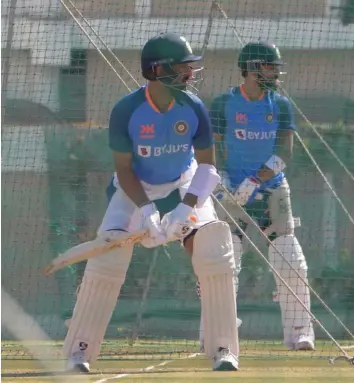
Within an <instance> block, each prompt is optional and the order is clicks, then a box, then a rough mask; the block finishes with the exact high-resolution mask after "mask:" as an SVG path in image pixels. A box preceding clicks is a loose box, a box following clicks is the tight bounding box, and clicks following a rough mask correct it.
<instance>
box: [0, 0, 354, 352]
mask: <svg viewBox="0 0 354 383" xmlns="http://www.w3.org/2000/svg"><path fill="white" fill-rule="evenodd" d="M3 3H4V4H3V15H2V16H3V17H4V20H6V22H4V23H2V41H3V44H2V102H3V124H2V160H3V163H2V196H3V198H2V217H3V225H2V269H3V275H2V281H3V285H4V286H5V288H6V289H7V291H9V292H10V293H11V294H12V295H13V296H14V297H15V298H16V299H17V300H18V301H19V302H20V303H21V305H22V306H23V307H24V309H25V310H26V311H27V312H29V313H30V314H31V315H33V316H34V317H35V319H36V320H37V321H38V322H39V323H40V325H41V326H42V327H43V328H44V329H45V331H46V332H47V333H48V334H49V335H50V336H51V338H53V339H55V340H56V341H57V342H58V345H60V344H61V341H62V340H63V338H64V336H65V333H66V326H65V320H66V319H69V318H70V317H71V315H72V310H73V307H74V303H75V291H76V288H77V286H78V285H79V283H80V280H81V278H82V274H83V269H84V264H79V265H76V266H73V267H68V268H66V269H64V270H62V271H59V272H58V273H56V274H55V275H54V276H51V277H44V276H43V275H42V269H43V267H44V266H45V265H46V264H47V263H48V262H49V261H50V260H51V259H53V258H54V257H55V256H56V255H57V254H58V253H60V252H63V251H64V250H66V249H68V248H70V247H72V246H74V245H76V244H78V243H81V242H84V241H86V240H89V239H93V238H94V237H95V231H96V228H97V226H98V225H99V223H100V220H101V218H102V215H103V213H104V211H105V208H106V205H107V199H106V195H105V192H104V190H105V187H106V186H107V185H108V183H109V181H110V177H111V175H112V171H113V165H112V161H111V153H110V151H109V150H108V143H107V131H106V128H107V122H108V117H109V113H110V111H111V108H112V106H113V105H114V103H115V102H116V100H117V99H119V98H120V97H122V96H124V95H125V94H126V93H127V92H128V90H129V89H134V88H136V86H137V85H136V83H135V81H134V80H133V79H132V78H131V77H130V76H129V75H128V74H127V73H126V71H125V70H124V69H123V68H122V66H121V65H120V64H119V63H118V62H117V60H115V59H114V57H113V56H112V54H111V53H110V52H109V49H111V50H112V52H113V53H114V54H115V55H116V57H117V58H118V59H119V60H120V61H121V62H122V63H123V64H124V65H125V67H126V68H127V69H128V70H129V72H130V73H131V75H132V76H133V77H134V78H135V79H136V81H137V82H138V83H140V84H143V79H142V77H141V73H140V58H139V55H140V49H141V47H142V45H143V44H144V43H145V42H146V40H147V39H148V38H150V37H152V36H154V35H156V34H157V33H159V32H164V31H173V32H179V33H183V34H184V35H185V37H186V38H187V39H189V40H190V42H191V45H192V46H193V47H194V49H195V50H197V51H201V52H203V53H204V56H205V70H204V73H203V77H204V79H203V82H202V83H201V84H200V86H199V89H198V93H199V96H200V97H201V98H202V99H203V101H205V103H206V104H207V105H209V104H210V101H211V99H212V98H213V97H215V96H216V95H217V94H219V93H221V92H224V91H225V90H226V89H228V88H229V87H230V86H235V85H237V84H239V83H240V82H241V77H240V74H239V71H238V69H237V67H236V58H237V55H238V52H239V50H240V48H241V47H242V44H244V43H245V42H248V41H250V40H258V39H259V38H261V39H263V40H269V41H274V42H276V43H277V45H278V46H279V47H280V49H281V50H282V53H283V56H284V60H285V61H286V62H287V63H288V65H287V68H286V69H287V72H288V74H287V76H286V77H285V79H284V80H285V83H284V86H285V88H286V89H287V91H288V92H289V93H290V94H291V96H292V98H293V99H294V101H295V102H296V104H297V105H298V106H299V108H300V109H301V111H302V112H303V113H304V114H305V115H306V117H307V118H308V119H309V120H310V121H311V122H312V123H313V124H314V125H315V126H316V127H317V128H318V129H319V131H320V132H321V135H323V137H324V138H325V140H326V142H327V143H328V144H329V145H330V147H331V148H332V149H333V150H334V151H335V152H336V153H337V155H338V156H339V157H340V159H341V160H342V161H343V163H345V165H346V166H347V167H348V168H349V169H350V171H351V172H353V171H354V155H353V152H352V143H353V140H354V134H353V127H354V101H353V100H354V86H353V74H354V53H353V41H354V28H353V24H352V22H353V9H354V8H353V4H352V2H351V1H344V2H337V1H325V0H313V1H311V2H309V1H307V0H296V1H293V0H291V1H290V0H287V1H285V0H268V1H261V0H238V1H234V0H223V1H219V2H215V1H214V2H213V1H207V0H203V1H201V0H188V1H187V0H179V1H173V0H140V1H139V0H135V1H132V0H122V1H113V0H81V1H78V0H72V1H69V0H66V1H64V0H63V1H59V0H47V1H43V0H42V1H39V0H36V1H34V0H32V1H20V0H18V1H16V0H15V1H14V0H7V1H5V2H3ZM332 6H333V7H332ZM78 11H79V12H78ZM70 12H71V13H72V14H70ZM80 13H82V15H83V16H84V18H85V19H83V18H82V17H80ZM73 16H75V17H76V18H77V20H78V22H75V20H74V18H73ZM85 20H86V21H85ZM78 23H79V24H80V25H81V26H82V27H81V28H80V27H79V26H78ZM88 25H90V26H91V28H89V27H88ZM97 35H98V36H99V37H100V38H98V37H97ZM108 48H109V49H108ZM102 56H105V57H106V56H107V57H109V60H110V62H111V67H110V66H109V65H108V63H107V58H105V57H102ZM119 77H120V78H119ZM296 118H297V125H298V132H299V133H300V136H301V137H302V139H303V140H304V142H305V144H306V147H307V148H309V149H310V150H311V153H312V154H313V155H314V156H315V157H316V161H317V163H318V165H319V166H320V167H321V169H322V171H323V172H324V173H325V175H326V177H327V179H328V180H329V181H330V183H331V185H333V187H334V189H335V190H336V191H337V193H338V195H339V196H340V198H341V200H342V201H343V203H344V204H345V206H346V207H347V208H348V210H349V211H350V213H351V215H352V216H353V215H354V210H353V203H352V190H353V183H352V180H351V179H350V178H348V176H347V175H346V174H345V173H344V171H343V169H342V168H341V167H340V166H339V165H338V163H337V162H336V161H335V160H334V159H333V157H332V156H331V155H329V153H328V151H327V150H326V148H325V147H324V146H323V145H322V143H321V142H319V140H318V139H317V138H316V136H315V135H314V134H313V132H312V131H311V129H309V126H308V124H306V123H304V119H303V118H302V117H301V115H300V114H299V113H296ZM295 145H296V146H295V150H294V151H295V155H294V160H293V165H292V166H291V168H290V169H289V170H288V173H287V177H288V179H289V182H290V184H291V186H292V200H293V209H294V212H295V215H296V216H300V217H301V220H302V227H301V228H300V229H298V232H297V235H298V238H299V240H300V242H301V244H302V246H303V249H304V253H305V255H306V257H307V261H308V265H309V279H310V284H311V285H312V286H313V287H315V289H316V291H317V292H318V293H319V294H320V296H322V297H323V298H324V300H325V301H326V302H327V303H328V304H329V305H330V307H331V308H332V309H333V310H334V311H335V313H336V314H337V315H338V316H339V317H340V318H341V319H342V320H343V321H344V323H346V324H347V325H348V326H349V327H350V326H351V331H354V328H353V323H354V307H353V301H354V274H353V270H354V263H353V259H354V231H353V226H352V225H351V223H350V222H349V220H348V216H347V215H346V214H345V213H344V212H343V210H342V209H341V208H340V207H339V206H338V204H337V201H336V199H335V198H334V197H333V194H332V193H331V192H330V190H329V189H328V187H327V186H326V185H325V183H324V182H323V179H322V178H321V176H320V175H319V174H318V172H317V171H316V169H315V168H314V166H313V164H312V163H311V162H310V160H309V158H308V157H307V155H306V154H305V152H304V150H303V148H302V147H301V145H300V144H299V143H298V142H296V144H295ZM251 235H252V233H251ZM255 238H256V235H255ZM263 250H264V249H263ZM167 255H169V256H167ZM153 257H156V265H155V267H154V268H153V270H151V273H152V274H151V276H152V278H151V280H150V285H149V286H148V287H149V289H148V294H147V299H146V300H145V299H144V298H143V296H144V291H145V294H146V292H147V290H146V287H147V283H146V282H147V277H148V273H149V266H150V264H151V262H152V259H153ZM242 261H243V264H242V272H241V275H240V287H239V298H238V307H239V317H240V318H241V319H242V320H243V324H242V326H241V327H240V337H241V339H242V342H243V343H242V344H243V347H242V348H243V353H244V354H245V355H256V356H257V357H259V356H269V355H271V356H282V355H286V349H285V348H283V347H282V345H281V339H282V326H281V319H280V311H279V304H278V303H277V301H276V299H275V297H274V291H275V283H274V280H273V276H272V274H271V272H270V271H269V269H268V267H267V266H266V265H265V264H264V262H263V261H262V260H261V259H260V258H259V256H258V255H257V254H255V253H254V252H252V251H251V250H249V251H247V252H246V254H245V255H244V257H243V260H242ZM195 282H196V279H195V276H194V274H193V271H192V268H191V264H190V260H189V258H188V257H187V256H186V255H185V253H184V252H183V251H182V250H181V248H180V247H179V246H178V245H176V244H172V245H171V246H169V247H168V248H167V249H162V248H159V249H157V250H155V251H152V250H146V249H143V248H137V249H136V251H135V253H134V257H133V262H132V264H131V266H130V268H129V272H128V276H127V280H126V283H125V285H124V287H123V289H122V294H121V298H120V300H119V304H118V305H117V308H116V310H115V312H114V315H113V318H112V320H111V323H110V325H109V328H108V330H107V333H106V338H107V339H109V340H108V341H107V342H106V343H105V345H104V348H103V353H102V357H105V356H106V357H112V356H113V355H119V354H122V355H123V354H126V353H127V352H128V353H130V354H139V355H145V356H146V355H154V354H155V355H156V354H158V355H160V356H161V355H162V354H164V353H167V354H168V355H170V356H171V355H179V354H180V353H185V352H193V351H196V350H198V348H199V344H198V342H197V339H198V336H199V335H198V328H199V319H200V302H199V299H198V298H197V295H196V292H195ZM312 307H313V312H314V313H315V315H316V316H317V317H318V318H319V319H320V320H321V322H322V323H324V324H325V325H326V328H327V329H328V330H329V331H330V332H331V334H332V335H333V336H335V338H336V339H340V340H343V342H344V343H345V341H347V340H348V337H347V335H346V334H345V333H344V331H343V329H342V327H341V326H339V325H338V323H337V322H336V321H335V320H333V317H332V316H331V315H330V314H328V312H327V311H326V310H324V309H323V307H322V306H321V305H319V304H318V302H316V301H314V302H313V304H312ZM316 332H317V334H316V335H317V337H318V338H319V339H322V340H323V343H321V341H320V343H319V344H318V346H317V351H316V352H315V353H314V355H326V356H328V355H331V354H333V353H334V352H335V349H334V348H333V345H331V344H330V343H326V342H325V336H324V334H323V333H322V332H321V331H320V330H319V331H317V329H316ZM132 334H133V335H134V337H135V336H138V339H139V340H138V342H136V343H135V344H134V345H132V342H131V341H129V338H130V337H131V336H132ZM3 339H5V340H6V339H8V341H7V342H6V343H4V345H3V357H5V358H13V357H18V358H25V357H29V356H28V355H26V353H25V351H24V350H23V349H22V348H21V346H20V345H19V344H17V343H15V342H13V341H12V339H11V336H10V334H7V333H6V331H4V332H3Z"/></svg>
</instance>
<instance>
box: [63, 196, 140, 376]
mask: <svg viewBox="0 0 354 383" xmlns="http://www.w3.org/2000/svg"><path fill="white" fill-rule="evenodd" d="M134 208H135V207H134V205H133V203H132V202H131V201H130V199H129V198H127V197H126V195H125V194H124V193H123V192H122V191H121V189H117V191H116V192H115V193H114V195H113V196H112V198H111V201H110V203H109V205H108V208H107V211H106V214H105V216H104V218H103V221H102V224H101V227H100V228H99V231H98V236H102V237H108V236H109V237H111V238H112V237H117V236H119V235H120V233H121V231H120V230H124V229H125V228H126V227H127V226H128V224H129V221H130V217H131V215H132V213H133V211H134ZM132 253H133V247H132V246H129V247H125V248H119V249H113V250H111V251H109V252H107V253H106V254H104V255H101V256H99V257H95V258H92V259H90V260H88V262H87V265H86V268H85V273H84V277H83V280H82V283H81V286H80V289H79V293H78V295H77V301H76V305H75V308H74V312H73V317H72V319H71V321H70V325H69V330H68V333H67V336H66V338H65V341H64V347H63V350H64V354H65V356H66V357H67V358H68V366H67V368H68V370H73V369H75V370H80V371H83V372H88V371H89V363H92V362H94V361H95V360H96V359H97V357H98V355H99V353H100V349H101V344H102V342H103V338H104V334H105V332H106V329H107V326H108V323H109V321H110V318H111V316H112V313H113V310H114V308H115V306H116V303H117V299H118V297H119V293H120V289H121V287H122V285H123V283H124V280H125V276H126V272H127V270H128V267H129V264H130V260H131V257H132Z"/></svg>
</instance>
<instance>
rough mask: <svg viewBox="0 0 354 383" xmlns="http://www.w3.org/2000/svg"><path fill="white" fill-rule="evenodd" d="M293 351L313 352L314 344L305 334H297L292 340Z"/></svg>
mask: <svg viewBox="0 0 354 383" xmlns="http://www.w3.org/2000/svg"><path fill="white" fill-rule="evenodd" d="M293 349H294V350H296V351H314V350H315V344H314V342H313V339H312V337H310V336H308V335H306V334H298V335H296V336H295V337H294V339H293Z"/></svg>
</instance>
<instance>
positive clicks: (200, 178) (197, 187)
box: [187, 164, 221, 208]
mask: <svg viewBox="0 0 354 383" xmlns="http://www.w3.org/2000/svg"><path fill="white" fill-rule="evenodd" d="M220 180H221V178H220V176H219V174H218V173H217V171H216V168H215V166H214V165H210V164H199V165H198V167H197V170H196V172H195V174H194V176H193V178H192V182H191V184H190V186H189V189H188V191H187V193H190V194H194V195H195V196H197V197H198V202H197V208H200V207H202V206H203V204H204V202H205V201H206V200H207V199H208V197H210V195H211V193H212V192H213V191H214V189H215V187H216V186H217V185H218V183H219V182H220Z"/></svg>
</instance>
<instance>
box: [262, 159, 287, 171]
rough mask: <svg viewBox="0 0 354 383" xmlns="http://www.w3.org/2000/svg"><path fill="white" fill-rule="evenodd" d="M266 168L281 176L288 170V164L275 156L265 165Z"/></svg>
mask: <svg viewBox="0 0 354 383" xmlns="http://www.w3.org/2000/svg"><path fill="white" fill-rule="evenodd" d="M265 166H266V167H267V168H269V169H272V170H273V172H274V173H275V174H279V173H280V172H282V171H283V170H284V169H285V168H286V163H285V162H284V161H283V160H282V159H281V158H280V157H279V156H277V155H275V154H273V155H272V156H271V157H270V158H269V160H268V161H267V162H266V163H265Z"/></svg>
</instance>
